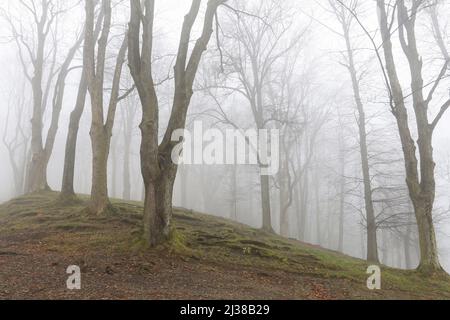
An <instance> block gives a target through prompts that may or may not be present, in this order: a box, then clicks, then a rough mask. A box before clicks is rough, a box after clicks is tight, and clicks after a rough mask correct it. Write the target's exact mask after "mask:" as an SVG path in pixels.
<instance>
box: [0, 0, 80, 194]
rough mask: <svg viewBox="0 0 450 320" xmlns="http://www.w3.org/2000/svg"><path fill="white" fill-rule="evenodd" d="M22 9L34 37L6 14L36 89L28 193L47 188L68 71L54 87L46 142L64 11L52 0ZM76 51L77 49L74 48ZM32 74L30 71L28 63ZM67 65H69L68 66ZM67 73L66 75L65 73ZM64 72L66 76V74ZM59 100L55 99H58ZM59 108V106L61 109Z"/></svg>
mask: <svg viewBox="0 0 450 320" xmlns="http://www.w3.org/2000/svg"><path fill="white" fill-rule="evenodd" d="M19 2H20V5H21V6H22V8H23V9H24V10H25V12H27V13H28V14H30V15H31V17H32V18H33V25H32V30H30V31H29V32H31V33H32V36H31V37H26V36H25V32H26V31H25V29H24V27H23V24H22V23H21V22H19V25H16V24H15V22H14V21H13V19H12V18H11V17H10V16H8V15H7V14H5V13H4V14H3V16H4V18H6V20H7V21H8V22H9V25H10V27H11V30H12V34H13V38H14V40H15V43H16V45H17V48H18V51H19V58H20V62H21V65H22V68H23V72H24V74H25V77H26V78H27V79H28V81H29V82H30V84H31V87H32V92H33V111H32V118H31V159H30V162H29V163H28V165H27V168H28V169H27V175H26V182H25V192H35V191H39V190H42V189H48V188H49V186H48V184H47V175H46V169H47V164H48V160H49V158H50V155H51V152H52V149H53V140H54V137H53V135H54V134H56V129H57V122H58V119H59V111H58V107H59V105H58V103H59V102H60V101H62V97H63V93H64V90H63V87H64V79H65V76H66V75H67V72H68V70H67V69H65V70H64V69H63V68H61V71H60V76H59V80H58V82H59V84H57V85H56V88H55V99H54V101H53V102H54V103H53V111H54V112H56V114H55V115H54V116H53V115H52V125H51V128H50V129H49V132H48V135H47V140H46V142H45V145H44V142H43V129H44V127H43V115H44V112H45V109H46V107H47V100H48V96H49V93H50V88H51V84H52V81H53V79H54V77H55V76H56V75H57V71H55V67H56V60H57V59H56V55H57V42H58V41H57V39H56V38H55V37H56V33H57V29H58V27H57V22H58V16H59V15H60V14H61V13H62V12H63V11H64V10H62V9H61V8H60V7H59V6H58V5H57V4H56V3H55V2H54V1H52V0H40V1H31V4H30V3H29V2H28V1H24V0H21V1H19ZM51 35H52V36H53V43H52V46H51V47H50V48H49V46H48V45H49V39H50V36H51ZM75 51H76V50H75ZM71 53H72V49H71V50H70V52H69V54H68V56H67V59H66V61H65V63H64V66H66V65H67V64H66V63H68V65H69V66H70V62H71V58H73V56H72V57H71ZM28 62H31V67H32V71H33V75H31V73H30V70H29V63H28ZM67 68H68V66H67ZM65 73H66V74H65ZM64 74H65V75H64ZM55 100H56V101H55ZM59 110H60V109H59Z"/></svg>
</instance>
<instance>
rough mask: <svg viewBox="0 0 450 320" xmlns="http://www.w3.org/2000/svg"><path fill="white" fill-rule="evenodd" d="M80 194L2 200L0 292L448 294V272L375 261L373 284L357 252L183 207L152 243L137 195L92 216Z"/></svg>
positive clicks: (322, 295) (39, 295) (239, 295)
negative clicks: (79, 282) (65, 199)
mask: <svg viewBox="0 0 450 320" xmlns="http://www.w3.org/2000/svg"><path fill="white" fill-rule="evenodd" d="M86 201H87V198H86V197H83V196H81V201H80V202H78V203H70V204H64V203H60V202H59V201H58V193H56V192H43V193H38V194H32V195H27V196H24V197H21V198H17V199H13V200H11V201H9V202H6V203H4V204H3V205H1V206H0V278H1V279H0V280H1V281H0V298H2V299H9V298H53V299H57V298H62V299H71V298H85V299H89V298H105V299H135V298H136V299H142V298H144V299H147V298H148V299H158V298H161V299H169V298H171V299H204V298H207V299H448V298H450V282H449V278H448V277H445V276H435V277H432V278H430V277H424V276H422V275H421V274H419V273H417V272H415V271H404V270H396V269H391V268H387V267H384V266H382V267H381V268H382V273H381V278H382V288H381V290H374V291H371V290H369V289H367V286H366V281H367V278H368V277H369V275H368V274H366V270H367V267H368V264H367V263H366V262H365V261H363V260H359V259H355V258H351V257H348V256H345V255H342V254H339V253H337V252H333V251H330V250H325V249H322V248H319V247H316V246H312V245H308V244H304V243H301V242H298V241H295V240H291V239H284V238H282V237H280V236H277V235H273V234H268V233H265V232H262V231H260V230H256V229H252V228H249V227H247V226H245V225H242V224H238V223H234V222H231V221H228V220H225V219H220V218H216V217H212V216H208V215H204V214H199V213H195V212H192V211H187V210H183V209H175V212H174V233H173V236H172V240H171V241H170V243H168V244H166V245H164V246H161V247H159V248H153V249H150V248H147V247H145V245H144V244H143V243H142V241H141V240H140V234H141V227H140V221H141V214H142V205H141V203H138V202H125V201H121V200H114V201H113V204H114V207H115V209H116V210H115V213H114V214H112V215H110V216H108V217H93V216H91V215H89V214H88V213H87V212H86V210H85V207H86ZM73 264H75V265H79V266H80V267H81V269H82V274H84V275H85V276H84V277H83V281H84V282H83V290H80V291H78V292H72V291H70V292H69V291H68V290H67V288H65V287H64V284H65V278H66V277H67V275H66V274H65V268H66V267H67V266H68V265H73ZM33 279H34V280H33ZM36 279H37V280H36ZM33 281H34V282H33Z"/></svg>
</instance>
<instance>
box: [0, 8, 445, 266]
mask: <svg viewBox="0 0 450 320" xmlns="http://www.w3.org/2000/svg"><path fill="white" fill-rule="evenodd" d="M44 2H45V1H42V2H41V1H27V0H23V1H16V0H3V1H1V3H0V10H1V11H0V13H1V17H0V61H1V72H0V96H1V98H0V104H1V112H0V134H1V135H2V143H0V166H1V168H2V170H0V179H1V181H2V182H3V183H2V184H1V185H0V200H1V201H2V202H4V201H8V200H10V199H12V198H15V197H18V196H21V195H23V194H25V193H27V192H28V191H30V190H27V186H26V185H27V182H26V180H27V179H29V176H30V173H27V170H29V163H30V161H31V159H32V156H33V152H32V148H31V146H32V143H31V140H32V126H31V119H32V117H33V97H34V95H33V93H34V91H33V89H32V85H31V83H32V81H31V78H32V77H33V75H34V72H35V66H33V63H32V62H31V59H30V54H31V56H32V57H33V56H34V57H36V56H35V52H36V50H37V41H38V40H37V34H36V25H35V21H34V17H33V14H32V13H31V11H32V10H33V8H37V9H36V10H37V11H38V14H40V13H41V10H42V7H41V6H42V3H44ZM203 2H204V3H202V5H201V8H200V11H199V17H198V19H197V20H196V22H195V25H194V27H193V30H192V34H191V36H190V49H189V53H190V54H191V53H192V48H193V47H194V43H195V40H197V39H198V38H199V37H200V36H201V35H202V30H203V29H202V28H203V17H204V16H205V15H207V8H206V1H203ZM388 2H394V1H388ZM410 2H411V1H405V3H406V6H407V7H408V8H409V7H410ZM419 2H420V3H421V4H420V5H419V9H418V10H417V14H416V17H415V39H416V42H417V47H418V49H417V50H418V53H419V55H420V61H422V62H423V67H422V70H421V72H422V73H421V76H422V77H423V95H424V96H425V99H426V98H427V96H428V95H429V93H430V91H432V93H433V94H432V99H431V102H430V103H429V105H428V109H427V110H426V112H425V114H426V115H428V117H429V122H430V123H431V122H432V121H433V119H434V118H435V117H436V116H437V115H438V114H439V110H440V107H441V106H443V105H445V103H446V101H447V100H448V99H449V94H450V80H449V79H450V78H449V75H450V74H449V72H450V68H449V66H448V64H447V65H445V66H446V67H445V68H443V65H444V63H445V59H446V58H445V54H444V52H445V50H443V49H444V48H445V49H446V50H447V59H448V52H449V51H450V19H449V17H450V3H449V2H448V1H419ZM50 3H53V4H54V5H55V7H54V10H55V11H56V10H61V12H58V14H57V15H56V18H55V22H54V23H52V24H51V25H50V27H49V30H50V31H49V34H48V38H47V42H46V46H45V48H44V63H43V70H44V71H43V74H44V75H43V79H42V82H41V84H42V88H43V89H44V96H45V90H46V88H48V97H47V100H46V101H45V98H44V99H43V102H42V107H43V109H44V112H43V117H42V124H43V126H42V141H43V142H42V143H44V144H45V139H46V137H47V136H48V132H49V128H51V121H52V112H53V111H54V101H55V97H56V95H55V88H56V87H57V77H58V74H59V73H60V71H61V70H62V65H63V63H64V61H65V59H66V58H67V55H68V52H69V50H70V49H71V48H72V47H73V45H74V43H75V42H76V41H77V39H78V38H79V37H83V36H84V28H85V27H84V24H85V6H84V3H85V2H84V1H75V0H71V1H62V0H53V1H50ZM32 4H34V5H35V7H34V6H32ZM190 5H191V2H190V1H184V0H165V1H156V8H155V19H154V22H153V25H154V27H153V53H152V58H153V60H152V74H153V80H154V83H155V88H156V89H155V91H156V93H157V96H158V102H159V128H158V131H159V139H158V140H159V142H161V141H163V139H164V136H165V134H166V128H167V126H168V123H169V121H170V120H169V119H170V116H171V112H172V108H173V105H174V94H173V92H174V90H175V85H174V76H175V75H174V73H175V72H176V71H174V70H176V69H174V68H175V64H176V61H177V60H176V59H177V50H178V43H179V41H180V40H179V38H180V31H181V29H182V25H183V17H184V15H185V14H186V13H187V12H188V11H189V8H190ZM434 6H438V7H437V9H436V10H435V11H434V12H435V13H436V15H437V19H438V22H439V27H440V34H441V40H442V43H443V44H444V48H442V46H439V41H438V39H437V35H436V34H437V32H436V29H435V26H434V25H433V21H432V13H431V11H432V10H433V9H430V8H429V7H431V8H434ZM387 7H388V16H389V17H390V15H391V14H392V8H391V7H389V6H387ZM99 8H100V6H96V11H95V13H96V17H97V16H98V14H99V13H98V12H99ZM30 10H31V11H30ZM410 10H412V9H410ZM408 12H412V11H408ZM339 15H340V17H341V18H342V17H344V20H345V21H349V26H348V31H349V39H348V40H349V43H350V50H348V48H347V46H346V40H345V37H344V36H343V33H344V32H343V28H342V25H341V23H340V21H339ZM216 17H217V20H214V23H213V28H214V31H213V33H212V35H211V39H210V40H209V43H208V46H207V47H208V49H207V50H206V51H205V52H204V53H203V56H202V59H201V62H200V65H199V67H198V71H197V73H196V75H195V82H194V84H193V92H194V94H193V96H192V99H191V101H190V104H189V102H188V104H189V109H188V113H187V120H186V129H188V130H189V131H190V132H192V130H193V128H194V126H195V124H196V123H199V122H201V123H202V125H203V128H204V129H205V130H207V129H218V130H219V131H220V132H222V133H223V134H224V135H225V132H226V130H230V129H232V130H237V131H238V132H244V131H246V130H249V129H255V130H256V129H267V130H277V132H279V140H280V141H279V144H278V150H276V152H278V153H279V160H280V163H279V166H278V168H277V169H278V170H277V172H276V174H273V175H269V176H263V175H261V173H260V169H261V166H259V165H258V164H255V163H253V164H239V165H238V164H217V163H216V164H205V163H203V164H181V165H180V166H179V167H178V171H177V177H176V181H175V185H174V187H173V205H174V206H176V207H182V208H186V209H188V210H192V211H197V212H202V213H206V214H210V215H214V216H219V217H224V218H227V219H231V220H235V221H238V222H240V223H243V224H246V225H249V226H251V227H254V228H262V227H264V226H263V216H264V214H263V211H264V210H265V211H264V212H266V214H267V212H269V214H270V216H269V218H270V221H271V223H270V226H271V228H272V229H273V231H274V232H276V233H278V234H281V235H283V236H285V237H288V238H294V239H298V240H301V241H304V242H307V243H311V244H314V245H318V246H321V247H324V248H329V249H332V250H337V251H341V252H342V253H345V254H347V255H350V256H353V257H358V258H362V259H366V258H367V255H368V248H367V242H368V240H367V230H368V228H369V226H368V223H367V221H368V218H367V217H368V216H367V193H366V194H365V187H367V185H365V183H368V182H369V183H370V190H369V191H368V192H369V193H370V195H371V201H370V202H371V204H372V207H373V211H374V212H373V213H374V215H375V217H374V221H373V222H374V223H375V225H374V226H372V227H374V228H375V235H376V243H375V245H376V248H377V254H378V256H379V261H380V262H381V263H383V264H386V265H389V266H393V267H397V268H402V269H414V268H416V267H417V266H418V265H419V261H420V245H419V235H418V229H417V221H416V218H415V215H414V212H415V211H414V206H413V203H412V201H411V198H410V192H409V191H408V186H407V184H406V182H405V181H406V178H407V173H406V170H405V155H404V150H405V149H404V146H403V148H402V141H401V139H400V134H399V127H398V122H397V121H396V117H395V116H394V114H393V112H392V108H391V105H390V101H391V102H392V101H395V102H398V100H396V98H395V97H394V98H393V99H390V95H392V92H390V90H389V89H388V88H387V86H386V80H387V79H386V73H388V72H389V70H388V71H386V69H387V66H386V60H385V55H384V49H386V48H383V41H382V37H381V35H382V32H381V31H380V26H379V20H378V18H379V12H377V5H376V2H375V1H372V0H360V1H343V2H341V1H334V0H331V1H327V0H315V1H310V0H301V1H298V0H297V1H271V0H252V1H245V3H244V2H243V1H231V0H230V1H227V2H226V5H222V6H220V7H219V8H218V9H217V16H216ZM393 17H394V22H393V27H392V28H391V29H390V31H391V34H392V36H391V41H392V45H393V56H394V61H395V67H396V70H397V73H398V78H399V79H400V83H401V86H402V89H403V97H404V99H403V102H404V104H405V106H406V109H407V111H408V116H409V128H410V131H411V136H412V139H413V140H414V141H417V140H418V132H419V131H420V130H421V129H420V128H419V127H420V126H418V125H417V123H416V116H415V112H414V109H413V105H414V103H415V102H416V100H415V98H416V96H415V93H416V92H414V89H412V88H414V86H412V85H411V83H412V82H414V81H412V80H411V78H412V76H411V75H413V76H416V73H415V72H414V71H417V70H415V69H414V66H413V67H411V68H410V63H408V59H407V56H406V55H405V52H404V48H402V44H401V42H400V41H399V32H398V29H402V27H400V28H398V27H397V24H398V22H397V20H398V19H397V16H396V13H394V15H393ZM129 19H130V8H129V2H128V1H119V0H117V1H116V0H113V1H112V25H111V30H110V34H109V40H108V45H107V51H106V61H105V65H106V66H105V79H104V84H103V89H104V92H103V97H104V99H103V100H104V101H103V106H104V107H103V109H102V110H101V111H100V112H101V114H103V116H104V118H105V121H106V118H107V115H108V105H109V103H110V101H111V100H112V99H111V97H112V96H113V93H112V92H113V91H114V88H113V81H114V70H115V69H114V68H115V66H116V63H117V62H116V59H117V57H118V52H119V48H120V46H121V43H122V40H123V38H124V35H125V34H126V33H127V31H126V30H127V28H128V21H129ZM400 25H402V23H400ZM402 30H403V29H402ZM403 31H404V32H405V33H406V30H403ZM408 35H409V34H408ZM409 41H410V40H408V43H409ZM95 42H97V38H96V41H95ZM98 46H99V45H97V47H98ZM84 48H85V44H83V43H82V44H81V45H80V46H79V48H78V49H77V50H76V53H75V55H74V57H73V60H72V61H71V62H70V68H69V72H68V75H67V77H66V79H65V91H64V96H63V102H62V108H61V114H60V116H59V119H57V123H58V126H57V133H56V135H55V142H54V146H53V148H52V151H51V153H50V157H49V161H48V165H47V167H46V177H47V183H48V186H49V188H50V189H51V190H54V191H60V190H61V186H62V180H63V171H64V162H65V150H66V141H67V135H68V128H69V121H70V115H71V112H72V111H73V110H74V107H75V103H76V100H77V94H78V90H79V84H80V77H81V74H82V69H83V49H84ZM375 48H376V49H375ZM350 52H351V53H352V62H351V61H350V60H349V53H350ZM252 54H254V56H252ZM84 58H85V59H86V57H84ZM96 58H97V55H96ZM125 60H126V61H125V62H124V64H123V67H122V75H121V78H120V83H119V84H120V90H119V92H118V94H119V97H120V99H119V101H118V104H117V109H116V110H115V120H114V122H113V129H112V137H111V141H110V146H109V157H108V160H107V161H108V162H107V163H108V167H107V184H108V196H109V197H110V198H114V199H124V200H135V201H143V200H144V198H145V195H146V191H145V190H146V189H145V187H144V183H143V178H142V174H141V158H140V148H141V131H140V129H139V124H140V123H141V119H142V108H141V99H140V96H139V94H138V92H137V90H130V89H133V88H134V87H133V85H134V81H133V77H132V75H131V73H130V68H129V61H128V55H125ZM84 63H86V61H84ZM350 63H352V64H353V66H352V67H350ZM85 67H86V65H85ZM352 68H353V69H352ZM352 70H353V71H354V72H355V77H356V80H357V81H356V85H357V87H358V88H357V90H358V91H359V93H358V95H359V96H360V101H359V102H360V104H361V106H362V107H363V113H364V116H365V128H364V132H361V125H360V124H361V123H360V121H359V120H360V119H361V113H358V111H360V110H358V107H357V102H356V101H355V96H356V94H355V83H352V78H351V72H352ZM24 71H26V74H25V72H24ZM49 76H50V77H49ZM27 77H30V79H27ZM437 79H439V80H437ZM389 80H390V81H389V83H390V85H391V88H394V87H395V86H394V85H393V84H392V79H389ZM435 84H437V85H436V86H435ZM391 91H394V90H392V89H391ZM394 93H395V92H394ZM91 94H92V93H91V89H89V92H88V94H87V97H86V104H85V108H84V111H83V113H82V117H81V120H80V123H79V130H78V141H77V144H76V158H75V175H74V189H75V192H76V193H77V194H85V195H90V194H91V191H92V180H93V165H92V159H93V154H92V141H91V136H90V130H91V125H92V110H93V109H92V99H91V97H92V96H91ZM356 100H357V99H356ZM180 129H184V128H180ZM361 134H363V135H364V137H365V140H366V149H367V161H368V167H369V171H368V172H369V177H368V180H367V179H365V178H367V177H364V173H363V170H362V161H363V160H362V154H361ZM271 144H272V145H273V146H274V145H275V144H274V142H273V141H272V143H271ZM206 145H207V143H206ZM416 146H417V143H416ZM185 148H187V146H185ZM432 148H433V151H432V155H433V156H434V162H435V163H436V168H435V172H434V178H435V183H436V191H435V200H434V207H433V212H432V216H433V226H434V228H435V231H436V237H437V247H438V252H439V260H440V263H441V265H442V266H443V267H444V268H445V269H446V271H450V221H449V220H448V217H449V214H450V212H449V210H450V112H446V113H444V114H443V116H442V118H441V119H440V120H439V122H438V123H437V125H436V128H435V130H434V134H433V137H432ZM184 152H186V151H184ZM415 154H416V157H417V158H418V161H419V163H418V164H417V167H418V168H419V172H421V171H422V170H426V169H424V167H421V161H422V162H423V161H424V160H425V158H421V157H420V155H419V150H418V149H417V150H415ZM14 166H15V167H16V168H14ZM27 176H28V177H27ZM262 177H267V181H266V179H264V178H262ZM427 179H428V178H425V180H427ZM423 180H424V178H422V181H423ZM266 182H267V186H268V198H266V199H264V196H263V195H262V193H263V192H262V191H261V190H263V189H264V184H265V183H266ZM17 183H18V184H19V186H17ZM425 189H427V188H425ZM427 190H428V189H427ZM31 191H36V190H31ZM366 192H367V190H366ZM365 196H366V197H365ZM424 199H425V198H424ZM423 201H425V200H423ZM427 201H428V200H427ZM416 205H417V204H416ZM266 227H267V225H266Z"/></svg>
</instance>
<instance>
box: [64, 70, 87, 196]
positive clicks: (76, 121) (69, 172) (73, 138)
mask: <svg viewBox="0 0 450 320" xmlns="http://www.w3.org/2000/svg"><path fill="white" fill-rule="evenodd" d="M87 91H88V83H87V75H86V72H85V71H84V70H83V73H82V75H81V80H80V85H79V88H78V95H77V101H76V103H75V108H74V109H73V111H72V113H71V114H70V122H69V130H68V132H67V139H66V149H65V154H64V170H63V179H62V186H61V196H60V197H61V199H71V198H72V199H74V198H75V190H74V175H75V157H76V149H77V140H78V128H79V126H80V120H81V116H82V115H83V111H84V107H85V105H86V96H87Z"/></svg>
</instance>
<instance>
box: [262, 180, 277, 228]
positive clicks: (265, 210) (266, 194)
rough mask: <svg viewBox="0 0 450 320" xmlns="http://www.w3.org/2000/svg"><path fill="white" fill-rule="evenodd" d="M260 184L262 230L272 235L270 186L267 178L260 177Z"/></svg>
mask: <svg viewBox="0 0 450 320" xmlns="http://www.w3.org/2000/svg"><path fill="white" fill-rule="evenodd" d="M260 183H261V207H262V229H263V230H264V231H267V232H271V233H273V232H274V231H273V228H272V219H271V214H270V185H269V176H263V175H261V176H260Z"/></svg>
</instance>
